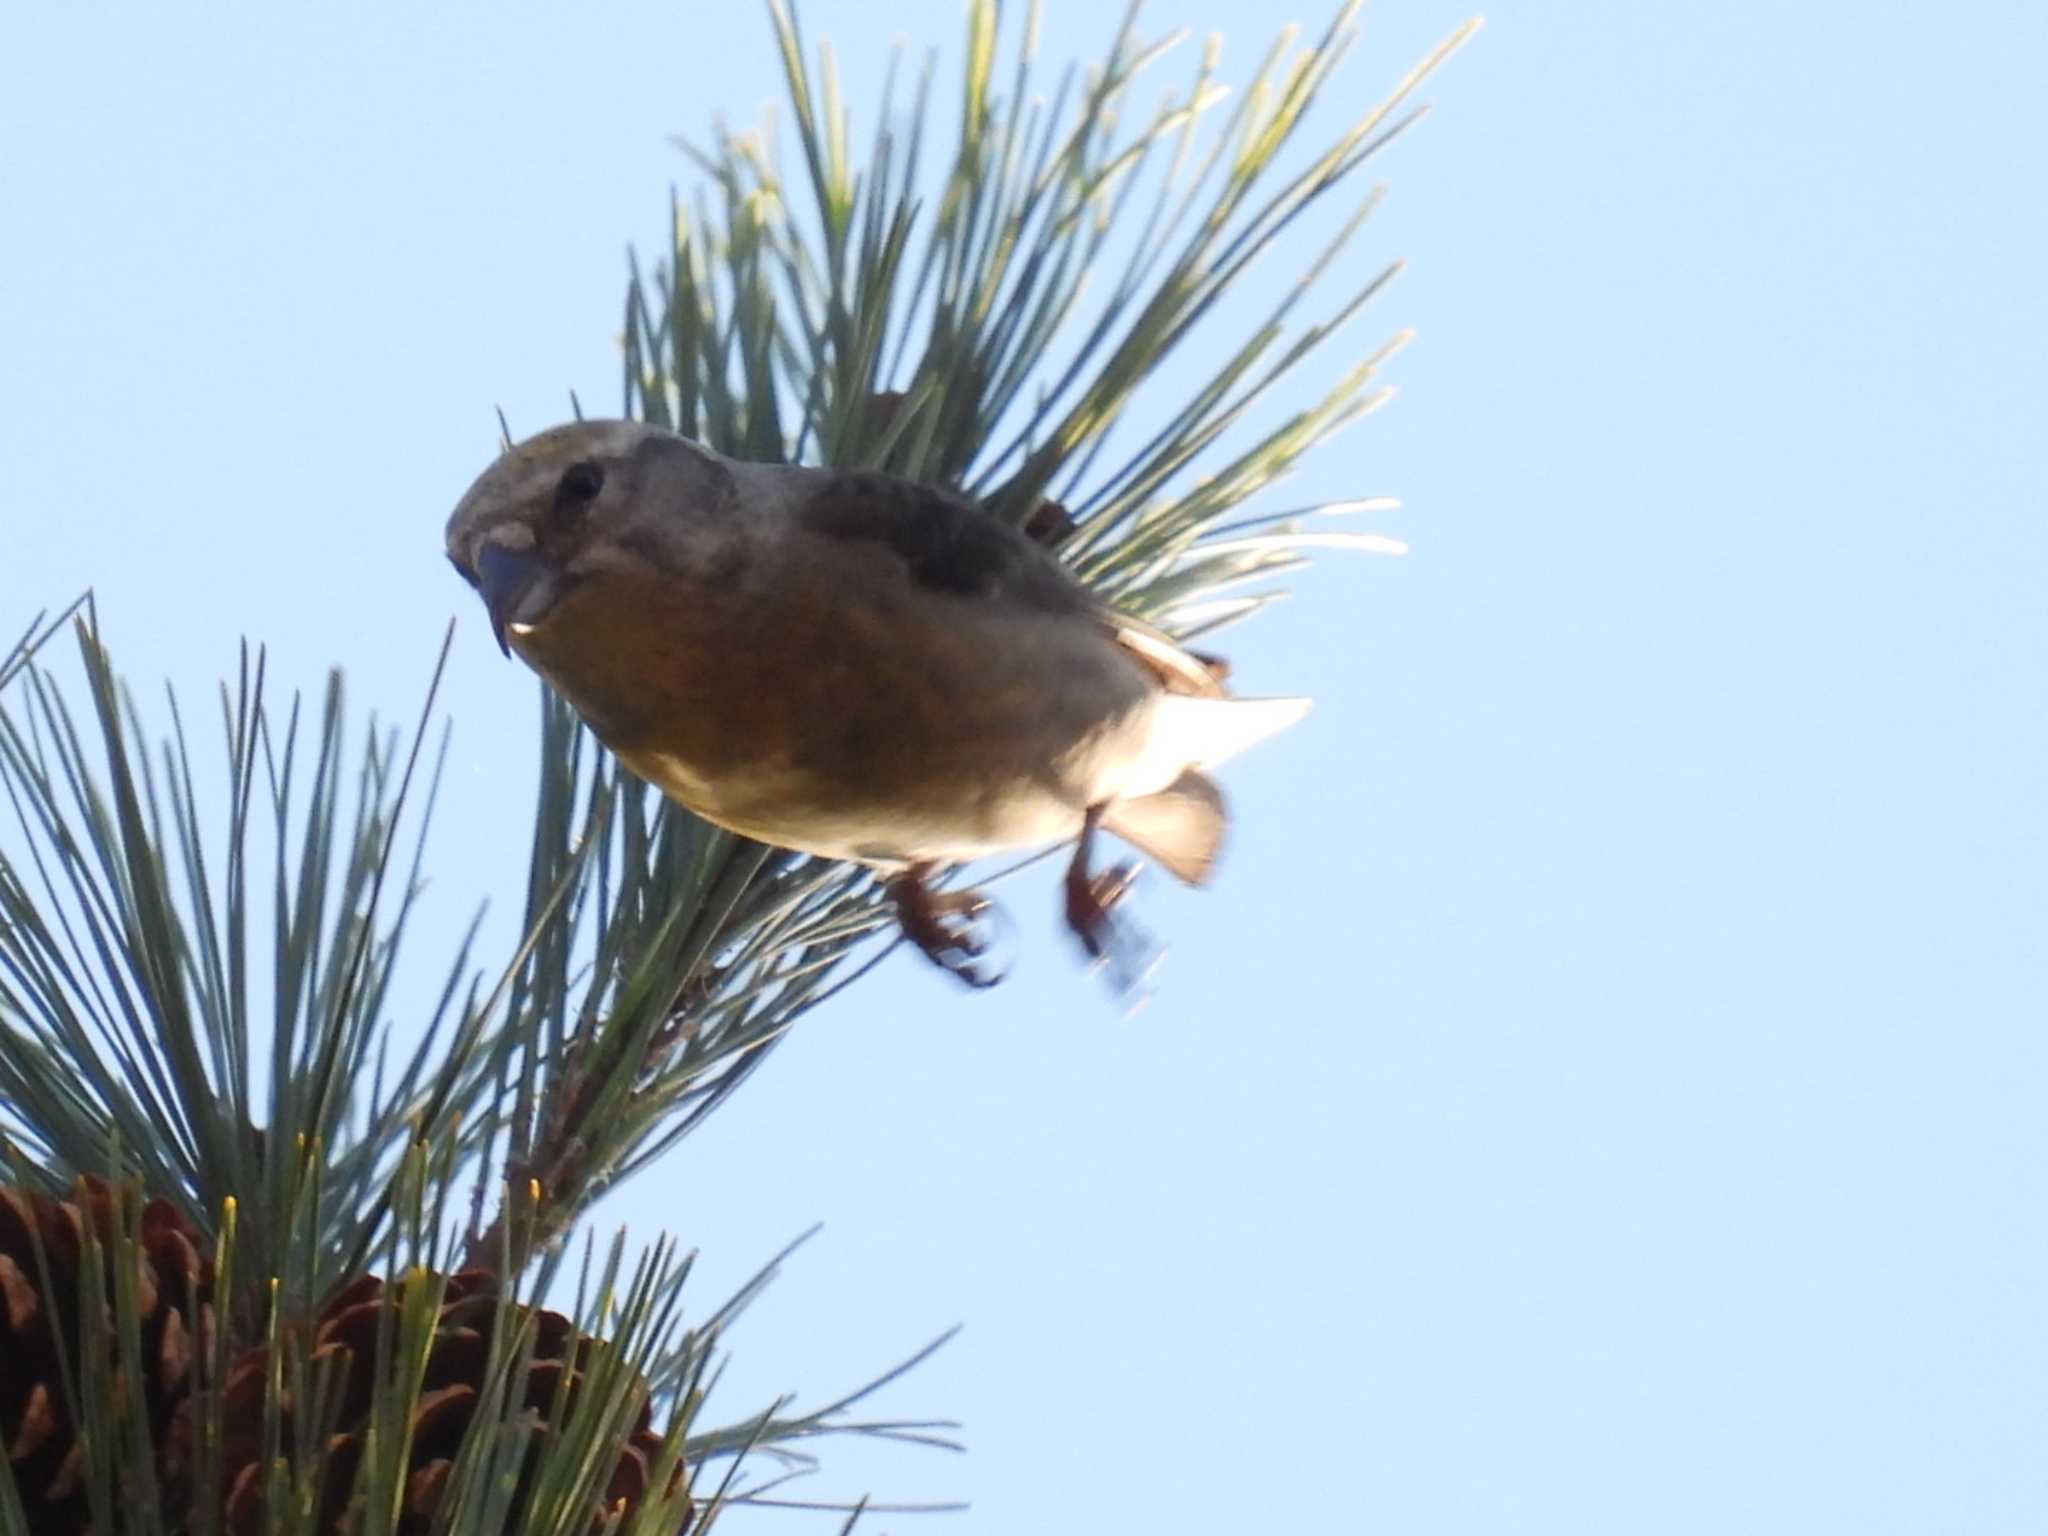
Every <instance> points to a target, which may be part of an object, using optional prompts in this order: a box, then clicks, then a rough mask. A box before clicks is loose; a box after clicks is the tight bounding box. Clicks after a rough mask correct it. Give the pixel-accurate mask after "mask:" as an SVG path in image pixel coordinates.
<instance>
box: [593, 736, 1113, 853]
mask: <svg viewBox="0 0 2048 1536" xmlns="http://www.w3.org/2000/svg"><path fill="white" fill-rule="evenodd" d="M620 760H621V761H622V762H624V763H625V765H626V766H627V767H628V768H630V769H631V770H632V771H633V772H634V773H636V774H638V775H639V776H640V777H641V778H643V779H646V780H647V781H648V782H649V783H651V784H653V785H654V786H655V787H656V788H657V789H659V790H661V791H662V792H663V793H664V794H666V795H667V796H668V797H669V798H670V799H672V800H675V801H677V802H679V803H680V804H682V805H684V806H686V807H688V808H689V809H690V810H691V811H693V812H695V813H696V814H697V815H699V816H702V817H703V818H704V819H705V820H706V821H709V822H712V823H714V824H716V825H718V826H721V827H724V828H726V829H727V830H728V831H732V832H737V833H739V834H740V835H741V836H743V837H750V838H753V839H754V840H756V841H757V842H763V843H773V844H775V845H776V846H777V847H781V848H794V849H796V850H798V851H799V852H802V853H812V854H817V855H819V856H820V857H823V858H832V859H854V860H859V861H862V862H866V863H879V864H911V863H917V862H920V861H924V860H933V861H937V862H943V863H964V862H966V861H967V860H970V859H976V858H981V857H983V856H984V855H987V854H991V853H997V852H1000V851H1002V850H1004V849H1009V848H1021V847H1029V846H1032V845H1034V844H1038V843H1051V842H1059V841H1063V840H1065V839H1067V838H1071V837H1072V836H1074V835H1075V834H1076V833H1077V832H1078V831H1079V830H1080V827H1081V821H1082V817H1083V814H1084V811H1085V807H1084V806H1082V805H1080V804H1078V803H1076V802H1075V800H1074V799H1073V798H1072V797H1070V796H1069V795H1067V794H1065V793H1064V792H1062V791H1061V790H1060V789H1059V787H1058V786H1056V785H1048V784H1046V783H1043V782H1039V781H1034V780H1030V779H1011V780H1008V781H1003V782H998V783H968V784H933V783H925V784H921V785H916V786H902V785H889V784H881V785H858V784H850V783H849V782H847V781H846V780H845V779H844V778H841V777H838V776H833V775H819V774H815V773H807V772H802V771H794V770H790V769H788V768H784V767H778V766H774V765H763V766H762V767H760V768H759V769H758V770H753V771H741V772H736V773H727V774H724V775H721V776H720V777H718V778H716V779H706V778H705V777H704V776H703V775H702V774H701V773H698V772H696V771H695V770H694V769H693V768H692V767H691V766H690V764H688V763H687V762H684V761H682V760H680V759H678V758H676V757H674V756H671V755H669V754H667V753H662V752H647V751H640V752H629V753H621V754H620Z"/></svg>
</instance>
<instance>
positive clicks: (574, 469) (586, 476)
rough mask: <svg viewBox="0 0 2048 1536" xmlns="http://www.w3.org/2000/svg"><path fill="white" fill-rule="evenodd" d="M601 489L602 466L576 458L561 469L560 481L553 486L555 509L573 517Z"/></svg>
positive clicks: (593, 499) (589, 502)
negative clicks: (572, 462) (565, 467)
mask: <svg viewBox="0 0 2048 1536" xmlns="http://www.w3.org/2000/svg"><path fill="white" fill-rule="evenodd" d="M603 489H604V468H603V466H602V465H599V464H595V463H592V462H591V461H590V460H589V459H578V460H577V461H576V462H575V463H574V464H571V465H570V466H569V467H568V468H567V469H565V470H563V471H562V478H561V481H560V483H558V484H557V485H556V486H555V511H556V512H558V513H561V514H564V515H566V516H569V517H574V516H576V515H577V514H578V513H580V512H582V511H583V509H584V508H586V507H588V506H589V505H590V504H591V503H592V502H593V501H595V500H597V493H598V492H599V491H601V490H603Z"/></svg>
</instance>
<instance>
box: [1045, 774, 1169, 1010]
mask: <svg viewBox="0 0 2048 1536" xmlns="http://www.w3.org/2000/svg"><path fill="white" fill-rule="evenodd" d="M1101 820H1102V810H1101V807H1099V806H1097V807H1095V808H1093V809H1091V810H1090V811H1089V812H1088V816H1087V819H1086V820H1085V821H1083V822H1082V824H1081V837H1080V841H1079V842H1077V843H1076V844H1075V846H1074V859H1073V862H1072V863H1071V864H1069V865H1068V866H1067V879H1066V892H1067V913H1066V915H1067V926H1068V927H1069V928H1071V929H1072V930H1073V932H1074V936H1075V937H1076V938H1078V939H1079V940H1080V941H1081V947H1082V948H1083V949H1085V950H1086V951H1087V952H1088V958H1089V959H1090V960H1092V961H1094V962H1095V964H1096V965H1097V966H1098V967H1102V966H1107V967H1108V968H1109V972H1110V977H1111V984H1112V985H1113V986H1114V987H1115V988H1116V990H1117V991H1118V993H1120V994H1122V995H1123V996H1125V997H1130V996H1132V995H1133V994H1136V993H1139V992H1141V991H1142V990H1143V988H1144V986H1145V983H1146V982H1147V981H1148V980H1149V979H1150V978H1151V975H1152V972H1153V971H1154V970H1155V969H1157V968H1158V965H1159V962H1160V960H1161V959H1162V958H1164V956H1165V953H1166V952H1165V950H1163V949H1162V948H1161V947H1160V946H1159V944H1158V943H1157V942H1155V941H1154V940H1153V938H1152V937H1151V935H1149V934H1147V933H1146V932H1145V931H1144V930H1143V929H1142V928H1140V927H1138V926H1137V925H1136V924H1135V923H1132V922H1130V921H1129V920H1127V919H1119V918H1118V917H1117V916H1116V912H1115V908H1116V906H1117V904H1118V903H1119V902H1121V901H1122V900H1123V899H1124V897H1125V896H1127V895H1128V894H1129V893H1130V889H1131V887H1132V885H1134V884H1135V883H1136V882H1137V879H1138V866H1137V865H1135V864H1117V865H1114V866H1112V867H1111V868H1109V869H1107V870H1105V871H1103V872H1102V873H1101V874H1099V875H1097V874H1091V873H1090V872H1089V869H1088V861H1089V855H1090V853H1091V852H1092V851H1093V848H1094V841H1095V828H1096V826H1097V824H1098V823H1099V822H1100V821H1101ZM1139 1000H1140V1001H1142V998H1141V999H1139Z"/></svg>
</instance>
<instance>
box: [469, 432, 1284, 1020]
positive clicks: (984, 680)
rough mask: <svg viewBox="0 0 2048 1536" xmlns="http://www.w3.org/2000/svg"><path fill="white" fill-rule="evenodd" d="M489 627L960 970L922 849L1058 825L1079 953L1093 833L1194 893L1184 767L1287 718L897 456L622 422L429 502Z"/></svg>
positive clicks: (678, 770)
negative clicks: (840, 455)
mask: <svg viewBox="0 0 2048 1536" xmlns="http://www.w3.org/2000/svg"><path fill="white" fill-rule="evenodd" d="M447 539H448V555H449V558H450V559H451V560H452V561H453V562H454V564H455V567H456V569H457V570H458V571H459V572H461V574H462V576H463V577H464V579H465V580H467V581H468V582H469V583H470V584H471V585H472V586H473V587H475V588H476V590H477V592H478V593H479V594H480V595H481V596H482V598H483V601H484V605H485V607H486V608H487V609H488V610H489V612H490V619H491V626H492V630H493V632H494V633H495V634H496V636H497V638H498V643H499V644H500V645H501V646H502V647H504V648H505V649H506V650H507V651H508V653H510V652H516V653H517V654H518V655H519V657H520V658H521V659H522V660H524V661H525V662H527V664H528V665H530V666H532V667H533V668H534V669H535V670H536V671H538V672H539V673H540V674H541V676H543V677H544V678H546V679H547V681H548V682H549V683H550V684H551V685H553V687H554V688H555V689H556V690H557V691H558V692H559V693H560V694H561V695H562V696H563V697H564V698H565V699H567V700H568V701H569V702H570V704H572V705H573V706H574V707H575V708H576V710H577V711H578V713H579V714H581V715H582V717H583V719H584V720H585V721H587V722H588V723H589V725H590V727H591V729H592V730H593V731H595V732H596V733H597V735H598V737H599V738H600V739H601V740H602V741H603V742H604V743H605V744H606V745H607V746H608V747H610V748H611V749H612V751H613V752H615V753H617V754H618V757H619V759H620V761H621V762H623V763H624V764H625V765H626V766H627V767H628V768H629V769H631V770H632V771H633V772H634V773H636V774H638V775H640V776H641V777H642V778H644V779H646V780H647V781H648V782H649V783H651V784H653V785H655V786H656V787H657V788H659V789H660V790H661V791H662V792H663V793H664V794H666V795H668V796H670V797H671V798H672V799H675V800H677V801H679V802H681V803H682V804H683V805H685V806H687V807H688V808H689V809H690V810H691V811H693V812H695V813H696V814H697V815H699V816H702V817H703V818H705V819H706V820H707V821H711V822H714V823H716V824H717V825H719V826H721V827H726V828H729V829H730V830H732V831H734V832H738V833H740V834H742V835H744V836H746V837H750V838H755V839H757V840H759V841H761V842H765V843H773V844H776V845H778V846H780V847H784V848H793V849H798V850H801V851H803V852H806V853H813V854H819V855H822V856H824V857H827V858H833V859H851V860H855V861H858V862H861V863H865V864H868V865H870V866H872V867H874V868H876V869H878V870H880V871H883V872H884V873H885V874H886V875H887V877H888V878H889V880H890V884H891V888H892V891H893V893H894V895H895V898H896V901H897V907H898V912H899V915H900V917H901V920H902V926H903V929H904V932H905V933H906V935H907V936H908V937H910V938H911V939H912V940H913V941H914V942H916V943H917V945H918V946H919V947H920V948H921V949H923V950H924V952H925V953H926V954H927V955H929V956H931V957H932V958H933V959H934V960H936V961H938V962H939V963H940V964H942V965H944V966H946V968H947V969H949V970H952V971H953V972H955V974H957V975H960V976H961V977H962V978H963V979H965V980H968V981H971V982H976V983H983V982H986V981H987V980H989V979H990V978H989V977H988V976H987V975H985V974H984V973H983V972H982V970H981V969H980V968H978V967H977V966H976V965H975V964H974V960H975V957H976V955H977V954H979V953H980V949H981V941H980V939H979V938H978V936H977V935H976V934H975V932H974V930H973V927H972V925H971V924H967V925H963V924H962V923H961V921H960V919H961V918H962V917H963V916H967V917H971V916H972V915H973V914H974V913H975V912H977V911H979V910H980V906H981V904H980V901H979V898H978V897H976V896H974V895H973V894H972V893H958V892H956V893H936V892H933V891H931V890H929V889H928V888H927V886H926V883H925V881H926V877H927V876H928V874H929V873H930V872H931V870H932V869H933V868H934V867H935V866H938V865H942V864H954V863H962V862H965V861H967V860H971V859H976V858H979V857H981V856H983V855H985V854H990V853H995V852H998V851H1000V850H1005V849H1016V848H1027V847H1032V846H1037V845H1042V844H1052V843H1058V842H1064V841H1068V840H1073V841H1075V842H1076V843H1077V847H1076V850H1075V855H1074V859H1073V862H1072V864H1071V866H1070V867H1069V870H1068V873H1067V879H1066V886H1065V891H1066V909H1067V910H1066V916H1067V921H1068V923H1069V925H1070V926H1071V927H1072V928H1073V930H1074V932H1075V933H1076V934H1077V935H1078V936H1079V937H1080V939H1081V942H1082V943H1083V945H1084V946H1086V947H1087V949H1088V951H1089V953H1091V954H1092V955H1096V956H1098V957H1100V956H1102V955H1103V954H1104V953H1105V952H1106V951H1107V950H1108V948H1109V947H1110V941H1111V939H1112V937H1113V933H1114V929H1113V926H1112V919H1111V917H1110V913H1109V907H1110V905H1111V903H1112V902H1113V901H1114V899H1115V898H1116V896H1118V895H1120V894H1121V892H1122V889H1123V887H1124V885H1126V884H1127V883H1128V874H1127V873H1125V872H1121V871H1119V872H1114V873H1112V874H1109V875H1100V876H1098V875H1095V874H1093V873H1091V870H1090V844H1091V840H1092V837H1093V834H1094V832H1095V829H1096V828H1097V827H1098V826H1100V827H1102V828H1105V829H1107V830H1108V831H1110V832H1113V833H1115V834H1116V835H1117V836H1119V837H1121V838H1123V839H1124V840H1125V841H1127V842H1129V843H1131V844H1133V845H1134V846H1136V847H1137V848H1138V849H1140V850H1141V851H1143V852H1145V853H1147V854H1150V855H1151V856H1153V857H1154V858H1156V859H1157V860H1158V861H1159V862H1160V863H1161V864H1163V865H1165V866H1166V867H1167V868H1168V869H1169V870H1171V871H1172V872H1173V873H1174V874H1175V875H1177V876H1179V877H1180V878H1181V879H1182V880H1185V881H1187V882H1189V883H1191V884H1200V883H1202V882H1203V881H1205V880H1206V879H1207V878H1208V875H1209V873H1210V870H1211V868H1212V866H1213V864H1214V861H1215V858H1216V853H1217V849H1218V847H1219V846H1220V844H1221V842H1222V839H1223V833H1224V826H1225V821H1226V815H1225V809H1224V803H1223V797H1222V795H1221V793H1220V792H1219V791H1218V790H1217V788H1216V786H1215V784H1214V783H1213V782H1212V781H1211V780H1210V779H1209V778H1208V777H1207V776H1206V774H1205V773H1204V771H1203V770H1205V769H1207V768H1210V767H1213V766H1214V765H1215V764H1217V763H1220V762H1222V761H1223V760H1224V759H1225V758H1228V757H1230V756H1231V755H1232V754H1234V753H1236V752H1238V751H1240V750H1242V749H1243V748H1245V747H1247V746H1250V745H1251V744H1253V743H1254V742H1256V741H1258V740H1260V739H1261V738H1262V737H1265V736H1268V735H1271V734H1272V733H1273V732H1275V731H1277V730H1280V729H1281V728H1283V727H1284V726H1286V725H1289V724H1291V723H1292V722H1293V721H1295V720H1297V719H1299V718H1300V716H1301V715H1302V713H1303V712H1304V711H1305V710H1306V709H1307V707H1308V701H1307V700H1305V699H1238V698H1232V697H1230V696H1229V695H1228V693H1227V692H1226V691H1225V688H1224V686H1223V683H1222V681H1221V671H1222V669H1221V667H1220V666H1219V665H1218V664H1216V663H1214V662H1212V661H1209V660H1208V659H1206V658H1202V657H1199V656H1196V655H1195V654H1193V653H1191V652H1189V651H1187V650H1186V649H1184V648H1183V647H1181V646H1180V645H1179V644H1177V643H1176V642H1174V641H1173V640H1172V639H1170V638H1169V637H1167V636H1166V635H1164V634H1162V633H1161V632H1160V631H1158V630H1157V629H1154V628H1153V627H1152V626H1150V625H1148V624H1145V623H1143V622H1142V621H1140V620H1137V619H1134V618H1131V617H1130V616H1128V615H1125V614H1121V613H1118V612H1116V611H1115V610H1113V609H1111V608H1109V607H1107V606H1105V605H1104V604H1103V603H1102V601H1101V600H1100V599H1098V598H1097V597H1096V596H1094V594H1092V593H1091V592H1089V591H1088V589H1087V588H1086V587H1084V586H1083V585H1081V583H1080V582H1079V581H1078V580H1076V579H1075V577H1074V576H1073V575H1072V574H1071V573H1070V572H1069V571H1068V569H1067V568H1066V567H1065V566H1064V565H1063V564H1061V562H1060V561H1059V560H1058V559H1057V558H1056V557H1055V556H1054V555H1053V554H1052V553H1051V552H1050V551H1048V550H1047V549H1045V548H1043V547H1041V546H1040V545H1039V544H1037V543H1034V542H1033V541H1032V540H1031V539H1030V538H1028V537H1027V536H1026V535H1024V534H1023V533H1021V532H1019V531H1017V530H1016V529H1014V528H1012V527H1010V526H1009V525H1008V524H1007V523H1005V522H1003V521H1002V520H1000V519H998V518H997V517H995V516H993V515H992V514H990V513H989V512H987V511H985V510H983V509H982V508H980V507H977V506H975V505H973V504H971V503H969V502H967V501H965V500H963V499H961V498H959V497H957V496H954V495H952V494H950V493H948V492H945V491H941V490H938V489H936V488H934V487H931V486H927V485H921V484H917V483H914V482H911V481H907V480H902V479H898V478H895V477H893V476H889V475H883V474H876V473H868V472H857V471H848V470H826V469H812V468H804V467H798V466H790V465H768V464H747V463H739V462H735V461H733V460H729V459H725V458H723V457H721V456H719V455H718V454H716V453H713V452H711V451H710V450H709V449H706V448H704V447H701V446H700V445H698V444H696V443H694V442H691V441H690V440H688V439H687V438H683V437H678V436H676V435H675V434H673V433H670V432H664V431H661V430H658V429H656V428H653V427H648V426H643V425H640V424H638V423H634V422H625V421H591V422H577V423H574V424H572V425H568V426H561V427H556V428H553V429H552V430H550V431H547V432H543V433H541V434H540V435H539V436H537V437H534V438H531V439H529V440H528V441H526V442H524V443H521V444H519V445H518V446H517V447H514V448H510V449H508V450H507V451H506V452H505V453H504V454H503V455H502V456H501V457H500V458H499V459H498V460H497V462H496V463H494V464H492V465H491V466H490V468H488V469H486V470H485V471H484V472H483V474H482V475H480V476H479V477H478V479H477V481H476V483H475V484H474V485H472V486H471V487H470V489H469V492H468V494H466V495H465V496H464V497H463V498H462V500H461V502H460V504H459V505H457V507H456V509H455V512H454V515H453V516H452V517H450V519H449V521H448V534H447Z"/></svg>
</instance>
